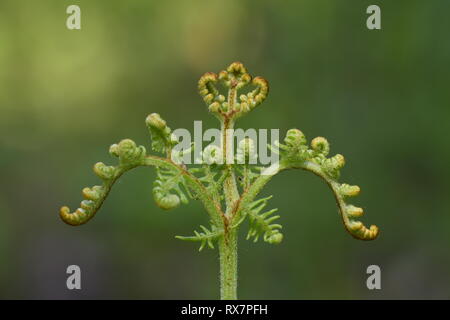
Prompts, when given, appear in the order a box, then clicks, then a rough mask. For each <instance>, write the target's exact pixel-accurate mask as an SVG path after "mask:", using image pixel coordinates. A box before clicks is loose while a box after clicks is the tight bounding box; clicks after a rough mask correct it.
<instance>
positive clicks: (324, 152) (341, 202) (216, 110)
mask: <svg viewBox="0 0 450 320" xmlns="http://www.w3.org/2000/svg"><path fill="white" fill-rule="evenodd" d="M219 86H221V87H225V88H227V91H228V92H227V93H226V96H225V95H224V94H222V93H221V92H220V90H219V89H220V87H219ZM246 87H247V88H250V90H248V91H247V92H246V93H244V94H241V95H239V96H238V93H239V91H240V90H242V89H244V88H246ZM198 89H199V93H200V95H201V96H202V97H203V100H204V101H205V103H206V104H207V106H208V109H209V111H210V112H211V113H212V114H213V115H214V116H216V117H217V118H218V119H219V121H220V125H221V135H222V139H221V145H220V147H218V146H212V145H210V146H208V147H206V148H205V149H204V150H202V152H201V157H202V158H203V160H204V163H203V164H202V165H200V166H194V167H192V168H190V169H188V168H187V167H186V165H185V164H183V163H182V162H180V161H176V159H179V158H181V157H182V156H183V155H184V154H186V153H189V152H192V151H193V150H194V148H195V146H192V148H189V149H188V150H184V151H182V152H181V151H177V150H175V149H174V147H175V146H176V145H177V144H178V142H179V141H178V138H177V137H176V136H175V135H174V134H173V133H172V130H171V129H170V128H169V127H168V126H167V124H166V121H164V120H163V119H162V118H161V117H160V115H159V114H156V113H152V114H150V115H149V116H148V117H147V119H146V121H145V122H146V125H147V127H148V129H149V131H150V134H151V137H152V143H151V147H152V149H153V151H155V152H158V153H160V155H159V156H157V155H148V154H147V152H146V149H145V148H144V147H143V146H137V145H136V143H135V142H133V141H132V140H130V139H125V140H122V141H120V142H119V143H117V144H113V145H112V146H111V147H110V149H109V152H110V154H111V155H112V156H115V157H117V158H118V160H119V161H118V164H117V165H115V166H109V165H105V164H104V163H101V162H99V163H96V164H95V165H94V173H95V174H96V175H97V176H98V177H99V178H100V179H101V180H102V184H101V185H97V186H93V187H91V188H84V189H83V191H82V195H83V197H84V200H83V201H82V202H81V205H80V208H78V209H76V210H75V212H70V209H69V208H68V207H62V208H61V209H60V216H61V218H62V220H63V221H64V222H66V223H68V224H70V225H75V226H76V225H81V224H84V223H86V222H87V221H89V220H90V219H91V218H92V217H93V216H94V215H95V213H96V212H97V211H98V210H99V209H100V207H101V205H102V204H103V202H104V200H105V199H106V197H107V196H108V194H109V191H110V190H111V187H112V186H113V184H114V183H115V182H116V181H117V179H118V178H120V176H121V175H122V174H123V173H125V172H126V171H128V170H131V169H133V168H135V167H139V166H153V167H156V171H157V177H156V180H155V182H154V186H153V197H154V200H155V202H156V204H157V205H158V206H159V207H160V208H162V209H165V210H168V209H173V208H176V207H178V206H179V205H180V204H181V203H187V202H188V199H189V198H190V199H196V200H199V201H201V202H202V203H203V205H204V207H205V209H206V212H207V213H208V215H209V221H210V224H211V225H210V227H209V228H208V227H205V226H200V231H194V235H193V236H177V237H176V238H178V239H181V240H186V241H197V242H199V243H200V250H202V249H203V248H204V247H206V246H208V247H210V248H214V244H215V243H218V248H219V254H220V283H221V298H222V299H236V297H237V294H236V290H237V230H238V228H239V227H240V225H241V224H242V223H243V222H244V221H245V220H246V218H247V219H248V221H249V231H248V234H247V239H252V240H253V241H257V240H258V239H259V238H262V239H263V240H264V241H266V242H268V243H271V244H277V243H280V242H281V241H282V240H283V234H282V233H281V228H282V226H281V225H280V224H278V223H277V222H276V221H275V220H278V218H279V217H280V216H278V215H274V213H275V212H276V211H277V209H270V210H266V207H267V205H268V202H269V200H270V198H271V197H266V198H261V199H256V198H257V196H258V194H259V193H260V192H261V190H262V188H263V187H264V186H265V184H266V183H267V182H269V181H270V179H271V178H272V177H273V176H274V175H276V174H278V173H279V172H281V171H284V170H287V169H303V170H306V171H311V172H312V173H314V174H315V175H317V176H319V177H321V178H322V179H323V180H325V182H326V183H327V184H328V186H329V187H330V189H331V190H332V192H333V194H334V197H335V199H336V203H337V205H338V208H339V211H340V214H341V217H342V220H343V223H344V226H345V228H346V230H347V231H348V232H349V233H350V234H351V235H352V236H353V237H355V238H357V239H360V240H372V239H375V238H376V237H377V235H378V228H377V227H376V226H371V227H370V228H366V227H365V226H364V225H363V223H362V222H360V221H358V218H359V217H361V216H362V215H363V209H361V208H359V207H356V206H354V205H352V204H348V203H347V202H346V201H347V199H348V198H350V197H353V196H356V195H358V193H359V191H360V189H359V187H358V186H355V185H348V184H345V183H343V184H341V183H339V182H338V179H339V175H340V170H341V168H342V167H343V166H344V164H345V160H344V157H343V156H342V155H340V154H336V155H334V156H332V157H328V154H329V151H330V145H329V143H328V141H327V140H326V139H325V138H323V137H317V138H314V139H313V140H312V141H311V143H310V146H308V144H307V140H306V137H305V135H304V134H303V133H302V132H301V131H300V130H298V129H291V130H289V131H288V132H287V134H286V137H285V138H284V141H283V143H279V142H277V143H274V144H273V145H270V146H269V148H270V150H271V152H274V153H277V154H278V155H279V163H277V164H276V165H274V164H272V165H271V166H268V167H258V166H256V165H254V164H252V163H254V161H252V160H254V158H255V152H254V150H255V145H254V141H252V140H251V139H249V138H246V139H244V140H241V141H240V143H239V144H238V148H237V154H236V159H237V160H238V161H236V163H230V162H229V161H223V160H224V158H225V157H226V156H227V155H228V154H229V152H230V148H231V146H232V141H231V139H232V136H230V135H229V134H228V133H227V132H229V129H233V128H234V123H235V121H236V119H237V118H239V117H241V116H244V115H245V114H247V113H248V112H250V111H251V110H252V109H254V108H255V107H256V106H258V105H259V104H261V103H262V102H263V101H264V100H265V99H266V97H267V95H268V92H269V86H268V82H267V81H266V80H265V79H263V78H261V77H255V78H252V77H251V76H250V75H249V74H248V72H247V70H246V69H245V67H244V66H243V65H242V64H241V63H239V62H234V63H232V64H231V65H230V66H229V67H228V68H227V69H226V70H224V71H221V72H220V73H219V74H215V73H210V72H209V73H206V74H204V75H203V76H202V77H201V78H200V80H199V83H198Z"/></svg>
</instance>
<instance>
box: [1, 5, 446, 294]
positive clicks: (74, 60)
mask: <svg viewBox="0 0 450 320" xmlns="http://www.w3.org/2000/svg"><path fill="white" fill-rule="evenodd" d="M70 4H77V5H79V6H80V7H81V11H82V18H81V19H82V29H81V30H79V31H76V30H74V31H70V30H68V29H67V28H66V18H67V16H68V15H67V14H66V8H67V6H68V5H70ZM370 4H378V5H379V6H380V7H381V10H382V30H378V31H377V30H374V31H370V30H368V29H367V28H366V19H367V17H368V15H367V14H366V8H367V6H368V5H370ZM449 11H450V2H448V1H444V0H442V1H437V0H435V1H419V0H409V1H406V0H404V1H379V0H378V1H359V0H358V1H357V0H354V1H349V0H346V1H334V0H321V1H315V0H304V1H269V0H258V1H242V0H241V1H238V0H226V1H225V0H222V1H215V0H209V1H170V0H169V1H144V0H128V1H112V0H111V1H99V0H97V1H92V0H90V1H87V0H86V1H76V0H72V1H61V0H47V1H32V0H28V1H25V0H14V1H12V0H2V1H1V2H0V298H4V299H6V298H7V299H25V298H27V299H50V298H56V299H78V298H83V299H91V298H113V299H118V298H123V299H189V298H192V299H208V298H213V299H215V298H218V296H219V292H218V253H217V251H215V250H214V251H213V250H204V251H203V252H201V253H198V252H197V248H198V247H197V244H195V243H185V242H181V241H179V240H177V239H175V238H174V236H175V235H190V234H191V233H192V231H193V230H194V229H196V228H198V225H199V224H205V223H207V220H208V219H207V215H206V214H205V213H204V211H203V209H202V208H201V206H200V204H199V203H196V202H191V203H190V204H189V205H187V206H182V207H180V208H178V209H176V210H174V211H170V212H164V211H162V210H161V209H159V208H158V207H157V206H156V205H155V204H154V202H153V199H152V196H151V188H152V182H153V178H154V171H153V170H152V169H150V168H139V169H136V170H134V171H132V172H130V173H128V174H126V175H125V176H124V177H123V178H122V179H121V180H120V182H118V183H117V184H116V185H115V187H114V188H113V190H112V192H111V194H110V197H109V198H108V200H107V201H106V203H105V204H104V207H103V208H102V209H101V211H100V212H99V213H98V214H97V216H96V217H95V218H94V219H93V220H92V221H91V222H90V223H88V224H86V225H84V226H81V227H76V228H74V227H70V226H67V225H65V224H64V223H62V222H61V221H60V220H59V217H58V210H59V208H60V206H62V205H69V206H70V207H71V208H72V209H74V208H76V207H77V206H78V204H79V202H80V200H81V195H80V191H81V189H82V188H83V187H85V186H91V185H94V184H97V183H98V182H99V180H98V179H97V178H96V176H95V175H94V174H93V173H92V170H91V167H92V165H93V164H94V163H95V162H97V161H104V162H106V163H115V161H116V159H113V158H111V157H110V156H109V155H108V147H109V145H110V144H112V143H115V142H117V141H119V140H120V139H122V138H131V139H133V140H135V141H136V142H137V143H140V144H144V145H145V146H147V147H149V145H150V139H149V135H148V133H147V129H146V127H145V125H144V119H145V117H146V116H147V115H148V114H149V113H151V112H159V113H160V114H161V115H162V116H163V117H164V118H165V119H167V120H168V123H169V125H170V126H171V127H172V128H188V129H191V128H192V127H193V121H194V120H202V121H203V122H204V127H213V126H216V125H217V121H216V120H215V119H214V118H213V117H211V116H210V115H208V113H207V109H206V106H205V105H204V104H203V102H202V101H201V98H200V96H199V95H198V93H197V89H196V86H197V81H198V78H199V77H200V76H201V74H203V73H204V72H207V71H213V72H218V71H220V70H222V69H223V68H225V67H226V66H227V65H228V64H229V63H230V62H232V61H235V60H238V61H242V62H243V63H244V64H245V65H246V66H247V68H248V70H249V71H250V73H251V74H253V75H255V76H256V75H261V76H264V77H265V78H266V79H268V80H269V82H270V87H271V92H270V95H269V98H268V99H267V100H266V102H265V103H264V104H263V105H261V106H260V107H258V108H257V109H256V110H255V111H253V112H252V113H251V114H250V115H249V116H247V117H246V118H244V119H242V120H241V121H240V122H239V125H240V126H241V127H243V128H279V129H280V130H281V135H282V136H284V133H285V131H286V130H287V129H289V128H293V127H297V128H299V129H301V130H302V131H303V132H305V134H306V135H307V137H308V138H310V139H311V138H313V137H315V136H319V135H320V136H324V137H327V138H328V139H329V141H330V142H331V148H332V153H342V154H344V155H345V157H346V159H347V165H346V167H345V168H344V170H343V175H342V179H341V180H342V181H344V182H348V183H353V184H358V185H360V186H361V188H362V193H361V195H360V196H359V197H358V198H355V199H354V201H353V202H354V203H355V204H357V205H360V206H362V207H364V208H365V211H366V215H365V216H364V218H363V221H364V222H365V223H366V224H368V225H370V224H377V225H378V226H379V227H380V228H381V234H380V237H379V239H377V240H376V241H373V242H362V241H356V240H354V239H353V238H352V237H351V236H350V235H348V234H347V233H346V232H345V230H344V228H343V226H342V223H341V220H340V218H339V216H338V214H337V209H336V207H335V203H334V199H333V196H332V194H331V193H330V191H329V190H328V188H327V186H326V185H325V184H324V183H323V181H321V180H320V179H318V178H317V177H315V176H313V175H311V174H310V173H307V172H300V171H298V172H296V171H291V172H284V173H283V174H280V175H279V176H277V177H275V178H274V179H273V180H272V182H271V183H270V184H269V185H268V186H267V187H266V189H265V191H264V193H263V195H268V194H274V198H273V199H272V200H271V203H270V205H271V207H277V208H279V212H280V214H281V215H282V219H281V220H280V221H281V223H282V224H283V226H284V229H283V230H284V232H283V233H284V235H285V239H284V241H283V243H282V244H281V245H279V246H271V245H269V244H267V243H264V242H259V243H257V244H253V243H251V242H248V241H245V240H244V237H243V235H244V233H245V232H246V226H245V227H243V228H242V236H241V239H240V248H239V259H240V260H239V267H240V268H239V297H240V298H244V299H253V298H254V299H260V298H262V299H380V298H385V299H411V298H423V299H431V298H438V299H443V298H446V299H448V298H450V250H449V248H450V203H449V187H448V185H449V178H450V174H449V171H450V170H449V163H450V162H449V160H450V148H449V143H448V127H449V126H448V124H449V120H450V111H449V110H450V109H449V100H450V90H449V89H448V87H449V81H448V80H449V59H450V41H449V37H448V32H449V31H448V30H450V20H449V19H448V12H449ZM148 149H149V148H148ZM70 264H77V265H79V266H80V267H81V270H82V290H80V291H76V290H75V291H69V290H67V289H66V284H65V283H66V277H67V275H66V273H65V271H66V267H67V266H68V265H70ZM371 264H377V265H379V266H380V267H381V270H382V289H381V290H374V291H369V290H368V289H367V288H366V278H367V274H366V268H367V266H369V265H371Z"/></svg>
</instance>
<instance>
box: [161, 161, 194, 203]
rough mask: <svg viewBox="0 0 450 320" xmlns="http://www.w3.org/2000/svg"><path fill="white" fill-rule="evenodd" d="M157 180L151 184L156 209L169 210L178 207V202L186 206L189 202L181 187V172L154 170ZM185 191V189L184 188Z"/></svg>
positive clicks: (166, 169) (164, 169)
mask: <svg viewBox="0 0 450 320" xmlns="http://www.w3.org/2000/svg"><path fill="white" fill-rule="evenodd" d="M156 176H157V179H156V180H155V182H154V183H153V198H154V199H155V202H156V204H157V205H158V207H160V208H161V209H164V210H170V209H174V208H176V207H178V206H179V205H180V202H181V203H183V204H187V203H188V202H189V201H188V199H187V197H186V195H185V194H184V192H183V190H182V189H181V186H184V179H183V175H182V174H181V172H179V171H177V170H173V169H169V168H156ZM184 188H185V189H186V187H185V186H184Z"/></svg>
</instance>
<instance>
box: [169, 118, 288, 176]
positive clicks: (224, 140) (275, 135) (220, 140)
mask: <svg viewBox="0 0 450 320" xmlns="http://www.w3.org/2000/svg"><path fill="white" fill-rule="evenodd" d="M279 136H280V130H279V129H258V130H256V129H253V128H250V129H247V130H244V129H240V128H239V129H226V130H225V131H224V132H222V131H221V130H219V129H217V128H210V129H207V130H205V131H203V124H202V121H194V136H192V135H191V132H190V131H189V130H187V129H184V128H179V129H176V130H174V131H173V137H172V139H173V140H174V141H176V142H177V144H176V145H175V146H174V148H173V149H172V154H171V158H172V161H174V162H176V163H179V164H209V165H212V164H218V165H221V164H253V165H261V166H269V167H270V168H271V170H276V169H278V164H279V160H280V155H279V153H278V152H276V151H275V150H274V149H275V148H276V146H277V144H278V141H279ZM204 142H206V143H207V146H206V147H205V148H203V145H204ZM271 146H272V147H273V148H270V147H271ZM263 174H270V171H266V172H263Z"/></svg>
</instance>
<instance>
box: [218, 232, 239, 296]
mask: <svg viewBox="0 0 450 320" xmlns="http://www.w3.org/2000/svg"><path fill="white" fill-rule="evenodd" d="M219 254H220V298H221V299H222V300H236V299H237V259H238V258H237V232H236V229H233V230H230V231H229V232H227V233H226V234H224V236H222V237H221V238H220V240H219Z"/></svg>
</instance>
